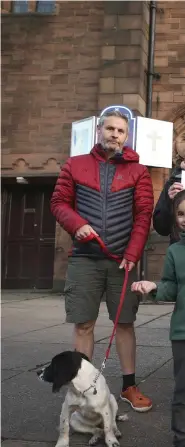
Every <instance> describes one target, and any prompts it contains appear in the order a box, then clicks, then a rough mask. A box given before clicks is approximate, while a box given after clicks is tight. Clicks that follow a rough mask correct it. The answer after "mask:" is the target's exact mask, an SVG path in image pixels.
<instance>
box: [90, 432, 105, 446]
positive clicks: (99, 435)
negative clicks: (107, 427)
mask: <svg viewBox="0 0 185 447" xmlns="http://www.w3.org/2000/svg"><path fill="white" fill-rule="evenodd" d="M102 438H103V431H102V430H101V431H100V432H99V433H95V435H93V436H92V438H91V439H90V441H89V446H92V445H96V444H97V443H98V442H99V441H100V439H102Z"/></svg>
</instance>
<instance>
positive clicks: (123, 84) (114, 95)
mask: <svg viewBox="0 0 185 447" xmlns="http://www.w3.org/2000/svg"><path fill="white" fill-rule="evenodd" d="M104 11H105V12H104V28H103V33H102V42H103V43H102V54H101V58H102V64H101V74H100V89H99V109H102V108H104V107H106V106H108V105H109V104H115V103H117V104H125V105H127V106H128V107H130V108H131V109H133V110H135V111H136V112H138V113H139V114H141V115H144V114H145V91H146V74H145V70H146V67H147V51H148V43H147V41H148V19H149V14H148V7H147V5H146V2H140V1H139V2H137V1H132V2H130V1H125V2H120V1H114V2H105V7H104Z"/></svg>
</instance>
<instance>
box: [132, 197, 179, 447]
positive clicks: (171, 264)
mask: <svg viewBox="0 0 185 447" xmlns="http://www.w3.org/2000/svg"><path fill="white" fill-rule="evenodd" d="M173 218H174V232H175V234H176V238H177V240H178V239H179V241H178V242H176V243H174V244H172V245H171V246H170V247H169V248H168V251H167V254H166V257H165V264H164V271H163V276H162V279H161V281H160V283H159V285H158V286H157V285H156V284H155V283H154V282H150V281H139V282H134V283H133V284H132V287H131V289H132V291H133V292H137V293H138V292H140V293H141V294H145V293H151V292H152V295H153V297H154V299H155V300H156V301H175V307H174V311H173V314H172V318H171V328H170V339H171V341H172V352H173V361H174V378H175V391H174V398H173V404H172V430H173V431H174V443H173V445H174V447H185V190H183V191H181V192H179V193H178V194H177V195H176V196H175V198H174V200H173Z"/></svg>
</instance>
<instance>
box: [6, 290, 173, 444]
mask: <svg viewBox="0 0 185 447" xmlns="http://www.w3.org/2000/svg"><path fill="white" fill-rule="evenodd" d="M171 311H172V306H171V305H168V304H165V305H153V304H152V305H151V304H143V305H141V306H140V311H139V315H138V319H137V323H136V334H137V378H138V381H139V382H140V387H141V389H142V391H143V392H145V393H148V394H149V395H150V396H151V397H152V399H153V404H154V407H153V410H152V411H151V412H149V413H148V414H137V413H135V412H133V411H130V408H129V407H128V406H127V405H126V404H123V403H119V406H120V412H121V413H122V412H124V411H126V412H128V415H129V420H128V422H125V423H122V424H120V429H121V431H122V433H123V437H122V440H121V446H123V447H131V446H132V447H136V446H137V447H149V446H150V447H161V446H162V447H170V446H171V445H172V442H171V439H172V438H171V433H170V405H171V397H172V392H173V379H172V354H171V347H170V343H169V341H168V333H169V321H170V316H171ZM111 327H112V325H111V322H109V320H108V318H107V312H106V307H105V304H104V303H102V306H101V312H100V317H99V319H98V322H97V327H96V336H95V339H96V346H95V357H94V363H95V364H96V365H97V366H99V365H100V363H101V361H102V359H103V357H104V353H105V349H106V345H107V342H108V337H109V335H110V332H111ZM71 345H72V328H71V326H70V325H67V324H66V323H65V314H64V303H63V300H61V299H60V298H59V296H56V295H46V294H44V293H42V294H31V293H11V294H10V293H7V292H6V293H3V295H2V444H1V445H2V447H54V445H55V442H56V439H57V424H58V422H59V414H60V408H61V401H62V399H63V396H64V394H62V395H61V394H60V395H53V394H52V393H51V388H50V386H49V385H48V384H44V383H43V384H42V383H41V382H39V380H38V379H37V376H36V371H35V370H36V367H37V365H39V364H42V363H45V362H47V361H49V360H50V359H51V357H53V355H55V354H56V353H59V352H61V351H62V350H65V349H68V348H70V347H71ZM105 376H106V377H107V381H108V383H109V386H110V388H111V391H112V392H113V393H114V394H115V396H116V397H118V396H119V391H120V386H121V371H120V367H119V362H118V359H117V356H116V352H115V346H113V348H112V351H111V358H110V360H109V362H108V364H107V368H106V370H105ZM63 393H64V391H63ZM87 445H88V437H86V436H77V435H72V437H71V446H81V447H85V446H87ZM99 447H100V445H99Z"/></svg>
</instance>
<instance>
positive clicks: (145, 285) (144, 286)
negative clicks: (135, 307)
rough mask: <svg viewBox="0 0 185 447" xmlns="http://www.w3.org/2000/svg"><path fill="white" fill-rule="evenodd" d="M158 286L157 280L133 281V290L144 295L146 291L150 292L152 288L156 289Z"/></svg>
mask: <svg viewBox="0 0 185 447" xmlns="http://www.w3.org/2000/svg"><path fill="white" fill-rule="evenodd" d="M156 289H157V286H156V284H155V282H150V281H138V282H133V284H132V286H131V290H132V292H137V293H138V292H139V293H141V294H142V295H144V294H145V293H150V292H151V291H152V290H156Z"/></svg>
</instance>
